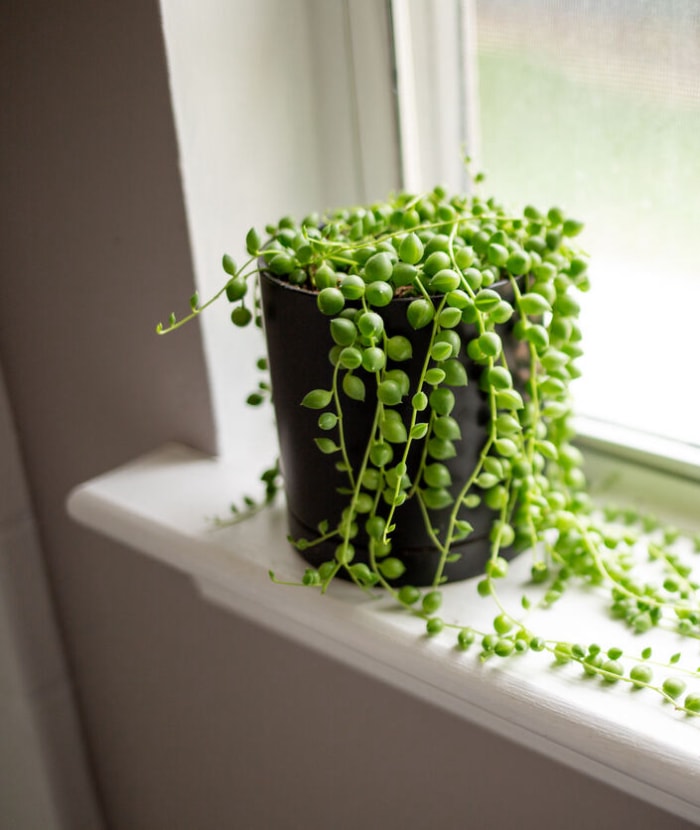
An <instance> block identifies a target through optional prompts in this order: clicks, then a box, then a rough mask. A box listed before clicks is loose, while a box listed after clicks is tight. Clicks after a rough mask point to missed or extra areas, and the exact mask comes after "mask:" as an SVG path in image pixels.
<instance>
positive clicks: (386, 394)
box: [377, 380, 401, 406]
mask: <svg viewBox="0 0 700 830" xmlns="http://www.w3.org/2000/svg"><path fill="white" fill-rule="evenodd" d="M377 397H378V398H379V400H380V401H381V402H382V403H383V404H385V405H386V406H395V405H396V404H398V403H401V387H400V386H399V384H398V383H396V381H394V380H383V381H382V382H381V383H380V384H379V385H378V386H377Z"/></svg>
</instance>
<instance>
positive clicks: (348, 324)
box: [331, 317, 357, 346]
mask: <svg viewBox="0 0 700 830" xmlns="http://www.w3.org/2000/svg"><path fill="white" fill-rule="evenodd" d="M331 337H332V338H333V341H334V342H335V343H337V344H338V345H339V346H352V344H353V343H354V342H355V339H356V337H357V329H356V328H355V324H354V323H353V321H352V320H348V319H347V317H335V318H333V320H331Z"/></svg>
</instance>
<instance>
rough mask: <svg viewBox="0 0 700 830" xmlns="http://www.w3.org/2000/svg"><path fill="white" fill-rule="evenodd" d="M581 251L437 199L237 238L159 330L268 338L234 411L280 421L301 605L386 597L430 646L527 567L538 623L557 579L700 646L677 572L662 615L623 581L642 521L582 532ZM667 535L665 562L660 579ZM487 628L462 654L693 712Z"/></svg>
mask: <svg viewBox="0 0 700 830" xmlns="http://www.w3.org/2000/svg"><path fill="white" fill-rule="evenodd" d="M581 230H582V224H581V223H580V222H578V221H576V220H574V219H571V218H568V217H566V216H565V215H564V213H563V212H562V211H561V210H560V209H558V208H552V209H550V210H549V211H546V212H543V211H540V210H538V209H536V208H535V207H532V206H528V207H526V208H525V209H524V210H523V211H522V212H512V211H509V210H506V209H505V208H503V207H502V206H501V205H500V204H499V203H498V202H497V201H496V200H494V199H485V198H482V197H481V196H479V195H464V194H458V195H450V194H448V193H447V192H446V191H445V190H444V189H443V188H440V187H436V188H435V189H434V190H432V191H431V192H429V193H425V194H408V193H399V194H396V195H393V196H391V197H390V198H388V199H387V200H386V201H383V202H377V203H374V204H371V205H367V206H361V207H353V208H347V209H341V210H336V211H331V212H328V213H326V214H324V215H318V214H311V215H309V216H307V217H305V218H303V219H302V220H301V221H295V220H293V219H291V218H289V217H284V218H283V219H281V220H280V221H279V222H278V223H277V224H274V225H270V226H268V227H267V228H266V239H265V240H264V241H263V240H262V239H261V237H260V236H259V235H258V233H256V232H255V231H254V230H251V231H250V232H249V233H248V236H247V239H246V248H247V253H248V259H247V260H246V261H245V262H244V263H243V264H242V265H241V266H240V267H239V266H237V265H236V264H235V263H234V261H233V260H232V259H231V257H229V256H228V255H226V256H224V259H223V267H224V270H225V272H226V274H227V278H226V281H225V284H224V285H223V286H222V288H221V290H220V291H219V293H218V294H217V295H215V296H214V297H212V298H211V300H209V301H208V302H206V303H205V304H203V305H200V304H199V301H198V298H197V296H196V295H195V296H194V297H193V298H192V300H191V304H190V305H191V309H190V313H189V314H188V315H187V316H186V317H184V318H183V319H182V320H177V319H175V317H174V316H171V318H170V323H169V325H168V326H167V327H163V326H159V328H158V330H159V331H160V332H161V333H164V332H166V331H171V330H172V329H175V328H177V327H179V326H180V325H182V324H183V323H184V322H186V321H187V320H189V319H192V318H193V317H195V316H197V315H198V314H199V313H201V311H202V310H203V309H204V308H206V307H207V306H208V305H210V304H211V303H212V302H214V301H215V300H217V299H218V298H219V297H221V296H223V295H225V296H226V297H227V298H228V300H229V301H230V302H231V303H232V304H233V309H232V312H231V319H232V322H233V323H234V324H235V325H237V326H245V325H248V324H250V323H255V324H257V325H262V326H263V328H264V330H265V335H266V340H267V347H268V357H267V358H266V359H263V360H262V361H260V367H261V368H262V369H263V370H267V369H268V367H269V372H270V376H271V383H269V382H268V381H267V380H265V381H262V382H261V384H260V388H259V389H258V390H256V391H255V392H254V393H253V394H251V395H250V396H249V398H248V401H249V403H250V404H251V405H260V404H261V403H263V402H264V401H265V400H267V399H270V398H271V399H272V401H273V403H274V405H275V412H276V422H277V427H278V434H279V439H280V455H281V464H280V466H279V467H278V466H277V464H275V465H274V466H272V467H271V468H270V469H269V470H266V471H265V473H263V476H262V477H263V481H264V482H265V499H264V503H267V502H269V501H271V500H272V498H274V495H275V493H276V491H277V488H278V486H279V483H278V475H279V473H280V469H281V472H282V475H283V478H284V482H285V490H286V497H287V507H288V516H289V525H290V541H291V542H292V544H293V545H294V547H295V548H296V550H297V551H299V553H300V554H301V555H302V556H303V557H304V559H305V560H306V562H307V564H308V567H307V568H306V570H305V573H304V576H303V578H302V582H303V584H305V585H309V586H314V587H317V588H319V589H320V590H322V591H325V590H326V589H327V588H328V586H329V584H330V583H331V582H332V580H333V579H335V578H336V577H342V578H346V579H349V580H352V581H353V582H354V583H355V584H356V585H357V586H358V588H360V589H362V590H365V591H373V590H375V589H377V588H380V589H384V590H385V591H388V592H390V593H391V594H392V595H393V597H394V598H395V599H396V601H397V603H399V604H400V605H401V606H402V607H403V608H405V609H406V610H407V611H409V612H410V613H414V614H418V615H419V616H421V617H423V618H424V619H425V624H426V630H427V632H428V633H429V634H435V633H437V632H439V631H442V630H443V629H444V628H445V627H446V625H447V624H446V623H445V622H444V621H443V620H442V619H441V617H440V616H439V608H440V604H441V592H440V586H441V585H442V584H443V583H444V582H445V581H448V580H453V579H464V578H467V577H473V576H475V575H477V574H479V575H480V579H479V583H478V589H479V593H481V594H482V595H484V596H488V595H490V594H493V593H495V586H496V584H497V581H498V580H499V579H503V578H505V577H506V575H507V572H508V560H509V558H510V557H512V556H513V555H514V554H516V553H517V552H518V551H520V550H523V549H525V548H529V549H531V550H535V551H537V552H538V553H537V558H536V559H535V561H534V564H533V566H532V579H533V581H535V582H539V583H542V582H547V583H548V585H549V587H548V590H547V592H546V595H545V596H546V601H547V602H554V601H556V600H557V599H558V598H559V596H561V594H562V592H563V591H564V589H565V587H566V584H567V582H568V581H569V580H570V579H572V578H578V579H581V580H583V581H589V582H592V583H601V582H604V583H606V584H608V585H609V586H610V588H611V597H612V599H611V605H612V608H613V610H614V612H615V613H616V615H617V616H619V617H621V618H622V619H624V620H625V621H626V622H627V623H628V624H629V625H630V626H632V627H633V628H635V630H639V631H643V630H645V628H647V627H651V626H655V625H657V624H659V622H660V621H661V620H662V618H663V617H664V614H665V613H666V612H667V611H668V612H669V613H671V615H672V616H673V615H674V614H675V620H676V623H677V628H678V630H680V631H681V632H682V633H683V632H685V633H686V634H689V633H692V634H693V636H697V635H698V626H699V625H700V609H699V608H698V606H697V603H696V601H695V600H694V599H693V593H692V592H693V590H694V587H696V586H695V584H694V583H693V582H692V579H691V577H690V575H689V573H687V572H686V571H683V570H682V569H680V566H679V567H678V568H677V569H676V577H678V578H677V579H676V581H675V591H674V590H670V589H671V588H672V587H673V586H671V584H670V583H671V581H672V580H670V579H669V580H668V581H667V583H666V584H665V585H666V588H667V589H669V590H666V591H665V593H664V594H663V596H662V594H661V593H660V592H657V591H650V589H649V586H648V584H646V583H644V582H643V581H641V580H637V579H636V577H635V576H634V575H633V574H631V573H630V572H629V569H626V568H624V567H622V564H621V563H622V560H623V559H624V557H625V556H627V555H628V553H629V549H630V547H631V546H632V545H633V544H634V543H635V541H636V539H637V535H638V534H637V531H636V530H634V529H632V523H633V520H634V521H638V523H639V522H641V519H640V518H639V517H632V516H630V515H629V514H626V515H625V516H623V518H624V519H625V521H623V522H622V523H620V522H619V521H617V520H619V519H620V515H619V514H615V515H612V514H610V515H608V516H607V517H603V519H600V518H599V517H598V516H597V514H596V512H595V510H594V509H593V506H592V503H591V499H590V498H589V495H588V493H587V489H586V481H585V476H584V474H583V471H582V457H581V454H580V452H579V451H578V449H577V448H576V447H575V445H574V444H573V443H572V439H573V437H574V432H573V429H572V426H571V415H572V411H571V401H570V393H569V386H570V383H571V381H572V379H573V378H575V377H577V376H578V374H579V372H578V369H577V364H576V360H577V358H578V357H579V356H580V355H581V353H582V348H581V332H580V328H579V325H578V313H579V303H578V300H577V294H578V293H579V292H580V291H586V290H587V289H588V287H589V280H588V274H587V257H586V256H585V254H584V253H583V252H582V251H581V250H579V249H578V247H577V246H576V243H575V241H574V240H575V237H577V236H578V234H579V233H580V232H581ZM247 508H248V509H257V506H256V505H255V504H254V503H253V502H252V501H251V502H250V503H248V505H247ZM615 522H617V524H615ZM651 529H653V528H651V527H647V528H646V530H651ZM672 535H673V534H672V533H671V532H670V531H667V532H666V535H665V536H664V537H663V539H664V543H663V545H659V549H661V550H663V551H664V553H663V555H664V556H666V557H667V559H668V561H669V562H670V563H673V561H674V560H673V556H674V554H673V552H672V550H671V546H672V544H673V539H672V538H671V536H672ZM273 578H274V577H273ZM499 611H500V613H499V614H498V616H497V617H496V619H495V620H494V627H493V630H491V631H488V632H475V631H474V630H472V629H471V628H470V627H469V626H463V625H453V624H450V625H451V626H452V627H454V628H455V632H456V637H457V644H458V646H459V647H460V648H467V647H469V646H470V644H471V643H472V642H473V641H474V640H475V639H476V640H477V641H478V642H479V643H480V647H481V653H482V656H484V657H488V656H492V655H497V656H502V657H505V656H508V655H509V654H511V653H513V652H522V651H527V650H534V651H538V650H544V649H546V650H548V651H550V652H551V653H552V654H553V655H554V657H555V659H556V660H557V661H559V662H567V661H577V662H579V663H580V664H581V665H582V666H583V669H584V671H586V672H587V673H589V674H591V673H592V674H597V675H599V676H600V677H601V678H602V679H603V680H604V681H606V682H616V681H618V680H624V681H626V682H629V683H632V684H633V685H634V686H645V687H649V688H652V689H654V690H656V691H657V692H659V694H660V695H661V696H662V697H663V698H664V699H666V700H672V701H674V704H675V706H676V707H677V708H680V709H682V710H683V711H685V712H687V713H697V712H700V695H698V694H695V693H693V692H692V691H691V692H690V693H688V694H685V697H682V695H683V694H684V692H685V686H684V684H683V683H682V682H681V681H678V680H677V678H670V679H667V681H665V682H664V683H663V684H661V685H659V684H657V683H656V682H655V681H654V680H653V677H652V673H651V670H650V669H649V664H648V662H647V661H648V657H649V654H646V653H642V654H641V655H640V656H639V658H638V659H636V660H635V661H633V663H634V664H633V667H632V668H631V669H630V670H627V669H625V668H623V666H622V665H621V663H620V662H619V659H618V658H619V657H620V654H619V653H618V652H619V650H618V649H616V648H615V647H612V648H609V649H607V650H603V649H601V647H599V646H598V645H590V646H582V645H579V644H575V643H565V642H556V643H552V642H547V641H544V640H542V639H541V638H540V637H537V636H536V635H535V634H534V633H533V632H531V631H529V630H528V629H527V628H526V627H525V626H524V625H523V624H522V623H520V622H519V621H518V617H517V614H512V613H509V612H508V611H507V610H506V609H503V608H501V609H499Z"/></svg>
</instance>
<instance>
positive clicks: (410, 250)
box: [399, 233, 424, 265]
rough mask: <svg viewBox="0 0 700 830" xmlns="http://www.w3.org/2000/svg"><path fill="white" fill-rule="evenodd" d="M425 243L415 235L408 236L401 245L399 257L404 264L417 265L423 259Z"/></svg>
mask: <svg viewBox="0 0 700 830" xmlns="http://www.w3.org/2000/svg"><path fill="white" fill-rule="evenodd" d="M423 250H424V249H423V243H422V242H421V240H420V239H419V237H418V236H417V235H416V234H415V233H409V234H406V236H405V237H404V238H403V239H402V240H401V244H400V245H399V257H400V258H401V261H402V262H407V263H408V264H409V265H416V264H417V263H418V262H420V261H421V259H422V258H423Z"/></svg>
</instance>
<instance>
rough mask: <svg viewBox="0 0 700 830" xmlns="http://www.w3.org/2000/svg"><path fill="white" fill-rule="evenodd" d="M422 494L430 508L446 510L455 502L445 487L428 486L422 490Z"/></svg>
mask: <svg viewBox="0 0 700 830" xmlns="http://www.w3.org/2000/svg"><path fill="white" fill-rule="evenodd" d="M421 496H422V497H423V502H424V503H425V506H426V507H427V508H429V509H430V510H444V509H445V508H446V507H449V506H450V505H451V504H452V503H453V502H454V498H453V497H452V494H451V493H450V491H449V490H447V489H446V488H445V487H428V488H427V489H425V490H423V491H421Z"/></svg>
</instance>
